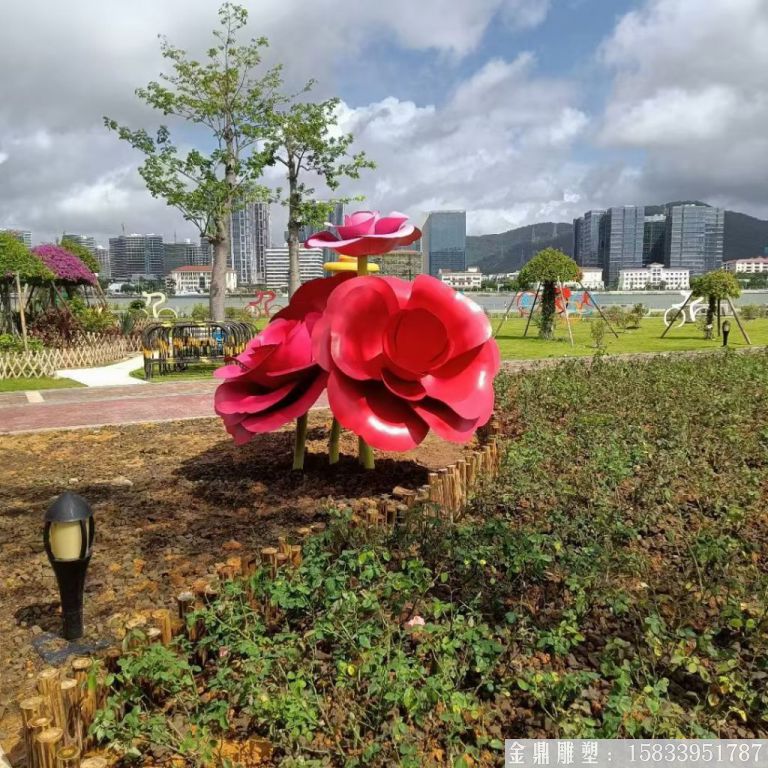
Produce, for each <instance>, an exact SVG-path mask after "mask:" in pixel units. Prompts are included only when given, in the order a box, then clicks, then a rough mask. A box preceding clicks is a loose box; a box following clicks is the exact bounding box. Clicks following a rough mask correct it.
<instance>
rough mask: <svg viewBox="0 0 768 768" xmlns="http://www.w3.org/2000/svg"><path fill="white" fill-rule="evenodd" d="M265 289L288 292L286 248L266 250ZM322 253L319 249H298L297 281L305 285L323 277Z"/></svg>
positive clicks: (285, 246)
mask: <svg viewBox="0 0 768 768" xmlns="http://www.w3.org/2000/svg"><path fill="white" fill-rule="evenodd" d="M265 263H266V279H265V283H266V286H267V288H271V289H273V290H276V291H280V290H288V272H289V260H288V246H287V245H284V246H283V247H282V248H267V252H266V257H265ZM324 274H325V273H324V272H323V251H322V249H320V248H300V249H299V281H300V282H302V283H306V282H308V281H309V280H314V279H315V278H318V277H323V275H324Z"/></svg>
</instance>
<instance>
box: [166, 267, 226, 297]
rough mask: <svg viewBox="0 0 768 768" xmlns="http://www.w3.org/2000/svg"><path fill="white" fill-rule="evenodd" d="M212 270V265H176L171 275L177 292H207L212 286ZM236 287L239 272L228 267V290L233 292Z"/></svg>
mask: <svg viewBox="0 0 768 768" xmlns="http://www.w3.org/2000/svg"><path fill="white" fill-rule="evenodd" d="M211 270H212V267H200V266H185V267H176V269H174V270H173V271H172V272H171V273H170V274H169V277H170V279H171V280H172V281H173V283H174V285H175V286H176V293H207V292H208V290H209V289H210V287H211ZM236 288H237V273H236V272H235V270H234V269H228V270H227V279H226V290H227V291H229V292H231V291H234V290H235V289H236Z"/></svg>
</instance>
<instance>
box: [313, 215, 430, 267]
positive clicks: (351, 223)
mask: <svg viewBox="0 0 768 768" xmlns="http://www.w3.org/2000/svg"><path fill="white" fill-rule="evenodd" d="M407 221H408V217H407V216H406V215H405V214H403V213H397V212H393V213H390V214H389V215H388V216H381V215H380V214H379V212H378V211H357V212H356V213H353V214H351V215H349V216H345V217H344V223H343V224H341V225H339V226H336V227H335V228H336V231H337V233H338V235H336V234H334V233H333V232H327V231H326V232H317V233H316V234H314V235H312V237H310V238H309V239H308V240H307V242H306V243H305V245H306V247H307V248H331V249H332V250H334V251H336V253H340V254H342V255H343V256H380V255H381V254H383V253H389V252H390V251H391V250H393V249H394V248H397V247H399V246H401V245H410V244H411V243H415V242H416V241H417V240H418V239H419V238H420V237H421V231H420V230H419V229H417V228H416V227H414V226H412V225H410V224H407V223H406V222H407Z"/></svg>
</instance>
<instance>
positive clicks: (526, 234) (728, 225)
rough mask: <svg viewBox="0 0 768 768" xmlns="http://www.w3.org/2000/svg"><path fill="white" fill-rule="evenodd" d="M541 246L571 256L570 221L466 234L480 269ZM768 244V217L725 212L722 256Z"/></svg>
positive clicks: (516, 259) (739, 255)
mask: <svg viewBox="0 0 768 768" xmlns="http://www.w3.org/2000/svg"><path fill="white" fill-rule="evenodd" d="M693 202H696V203H697V204H698V205H706V203H700V202H698V201H693V200H685V201H675V202H671V203H665V204H663V205H648V206H646V208H645V213H646V215H647V216H652V215H654V214H659V213H663V212H664V209H665V208H668V207H670V206H673V205H681V204H683V203H693ZM543 248H559V249H560V250H561V251H565V253H567V254H568V255H570V256H573V224H572V223H570V222H562V221H561V222H552V221H547V222H544V223H542V224H530V225H528V226H526V227H518V228H517V229H511V230H509V231H508V232H502V233H500V234H498V235H469V236H467V266H477V267H479V268H480V271H481V272H484V273H486V274H493V273H498V272H515V271H517V270H518V269H520V267H522V266H523V264H525V263H526V262H527V261H528V260H529V259H530V258H531V257H532V256H533V255H534V254H535V253H537V252H538V251H540V250H542V249H543ZM765 248H768V221H764V220H763V219H757V218H755V217H754V216H748V215H747V214H745V213H739V212H738V211H726V212H725V248H724V250H725V260H726V261H728V260H732V259H748V258H752V257H754V256H762V255H763V254H764V249H765Z"/></svg>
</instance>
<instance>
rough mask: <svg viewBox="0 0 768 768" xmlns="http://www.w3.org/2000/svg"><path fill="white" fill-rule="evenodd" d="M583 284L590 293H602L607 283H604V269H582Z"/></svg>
mask: <svg viewBox="0 0 768 768" xmlns="http://www.w3.org/2000/svg"><path fill="white" fill-rule="evenodd" d="M581 284H582V285H583V286H584V288H586V289H587V290H588V291H602V290H603V288H605V283H604V282H603V268H602V267H582V268H581Z"/></svg>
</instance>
